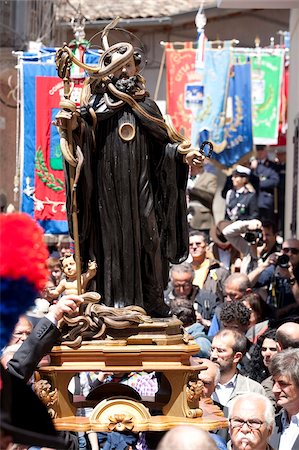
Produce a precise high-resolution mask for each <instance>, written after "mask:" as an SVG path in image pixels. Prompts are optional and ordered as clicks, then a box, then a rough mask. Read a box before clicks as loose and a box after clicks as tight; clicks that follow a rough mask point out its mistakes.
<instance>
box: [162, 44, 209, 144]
mask: <svg viewBox="0 0 299 450" xmlns="http://www.w3.org/2000/svg"><path fill="white" fill-rule="evenodd" d="M195 56H196V49H195V48H193V43H192V42H185V43H176V44H175V43H170V42H168V43H167V44H166V80H167V113H168V114H169V115H170V117H171V119H172V122H173V125H174V127H175V128H176V129H177V130H178V131H179V132H180V133H182V134H183V135H184V136H185V137H186V138H188V139H190V138H191V124H192V112H193V111H194V109H197V107H199V106H200V105H201V104H202V97H203V84H202V75H201V74H200V73H197V72H195Z"/></svg>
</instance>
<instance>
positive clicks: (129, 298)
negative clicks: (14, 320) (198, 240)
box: [66, 94, 188, 317]
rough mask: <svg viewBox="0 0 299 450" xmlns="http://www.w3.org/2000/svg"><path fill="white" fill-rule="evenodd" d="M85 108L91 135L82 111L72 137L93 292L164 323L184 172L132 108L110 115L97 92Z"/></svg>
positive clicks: (178, 245)
mask: <svg viewBox="0 0 299 450" xmlns="http://www.w3.org/2000/svg"><path fill="white" fill-rule="evenodd" d="M138 103H139V106H141V107H142V108H143V109H144V110H145V111H146V112H148V113H149V114H150V115H151V116H154V117H157V118H159V119H162V116H161V113H160V111H159V109H158V107H157V105H156V103H155V102H153V101H152V100H150V99H149V98H147V97H144V98H143V99H142V100H141V101H139V102H138ZM89 104H90V106H91V107H92V108H93V110H94V111H95V113H96V118H97V124H96V128H95V135H93V130H92V116H91V115H90V113H89V110H88V108H82V109H81V119H80V127H79V128H78V129H77V130H75V131H74V132H73V134H74V137H75V141H76V140H77V142H78V144H79V145H80V147H81V149H82V152H83V156H84V164H83V167H82V169H81V174H80V178H79V182H78V187H77V201H78V221H79V237H80V251H81V257H82V260H83V265H86V264H87V262H88V260H89V259H91V258H95V259H96V262H97V265H98V272H97V276H96V290H97V291H98V292H99V293H100V294H101V295H102V297H103V300H104V303H105V304H106V305H108V306H116V307H123V306H127V305H139V306H142V307H144V308H145V310H146V311H147V313H149V314H151V315H152V316H162V317H164V316H166V315H167V312H168V310H167V306H166V305H165V304H164V301H163V290H164V289H165V287H166V284H167V281H168V270H169V262H171V263H179V262H182V261H183V260H184V259H186V257H187V255H188V225H187V218H186V217H187V214H186V197H185V189H186V182H187V176H188V166H187V165H186V164H184V162H183V156H182V155H181V154H179V153H178V152H177V145H178V144H177V143H170V141H169V137H168V135H167V132H166V131H165V129H163V128H162V127H161V126H159V124H157V123H155V122H154V121H153V120H149V119H147V118H146V117H144V116H143V115H142V114H140V112H139V111H138V110H136V109H133V108H131V107H130V106H129V105H127V104H125V105H122V106H121V107H119V108H118V109H109V108H108V107H107V106H106V104H105V102H104V101H103V96H102V95H101V94H98V95H93V96H92V97H91V99H90V102H89ZM123 124H129V125H124V127H125V128H128V129H129V130H130V131H132V135H131V136H129V138H128V139H129V140H125V139H127V138H125V139H124V136H121V134H122V132H121V131H120V130H121V129H122V125H123ZM123 129H124V128H123ZM79 130H80V131H79ZM94 137H95V139H94ZM130 139H131V140H130ZM66 178H67V177H66ZM67 181H68V180H66V182H67ZM67 185H68V182H67ZM67 188H68V186H67ZM67 193H68V194H67V195H68V198H67V210H68V218H69V225H70V228H71V200H70V193H69V189H67Z"/></svg>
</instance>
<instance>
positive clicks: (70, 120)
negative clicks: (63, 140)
mask: <svg viewBox="0 0 299 450" xmlns="http://www.w3.org/2000/svg"><path fill="white" fill-rule="evenodd" d="M59 106H60V107H61V108H62V109H61V110H60V111H59V113H58V114H57V115H56V117H55V119H56V120H55V121H54V122H53V125H55V126H56V127H58V128H61V129H63V130H66V129H69V127H70V129H71V130H72V131H73V130H75V129H76V128H77V127H78V114H77V110H76V104H75V103H74V102H72V101H71V100H63V101H62V102H60V105H59Z"/></svg>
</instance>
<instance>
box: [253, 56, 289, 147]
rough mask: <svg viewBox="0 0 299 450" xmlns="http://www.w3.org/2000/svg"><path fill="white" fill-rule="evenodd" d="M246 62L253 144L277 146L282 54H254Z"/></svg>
mask: <svg viewBox="0 0 299 450" xmlns="http://www.w3.org/2000/svg"><path fill="white" fill-rule="evenodd" d="M250 59H251V84H252V116H253V117H252V124H253V142H254V144H270V145H273V144H277V140H278V124H279V112H280V87H281V82H282V74H283V63H284V56H283V52H281V53H279V54H265V53H263V54H260V55H259V54H257V55H256V56H255V55H254V56H251V58H250Z"/></svg>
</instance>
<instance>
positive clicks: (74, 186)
mask: <svg viewBox="0 0 299 450" xmlns="http://www.w3.org/2000/svg"><path fill="white" fill-rule="evenodd" d="M70 68H71V65H70V64H67V67H66V70H65V75H64V77H63V88H64V98H65V100H70V96H71V87H70ZM73 113H74V111H73ZM67 141H68V147H69V152H70V154H71V155H72V156H73V158H74V159H76V155H75V154H74V146H73V132H72V120H71V119H67ZM69 173H70V191H71V208H72V224H73V237H74V244H75V262H76V269H77V291H78V295H80V294H81V293H82V288H81V259H80V246H79V228H78V215H77V184H76V183H75V175H76V170H75V167H74V166H72V165H71V164H69Z"/></svg>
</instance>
